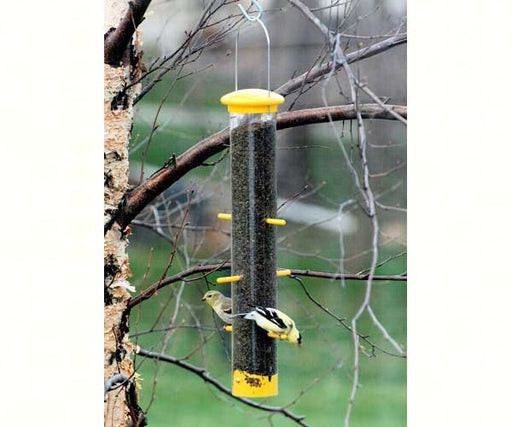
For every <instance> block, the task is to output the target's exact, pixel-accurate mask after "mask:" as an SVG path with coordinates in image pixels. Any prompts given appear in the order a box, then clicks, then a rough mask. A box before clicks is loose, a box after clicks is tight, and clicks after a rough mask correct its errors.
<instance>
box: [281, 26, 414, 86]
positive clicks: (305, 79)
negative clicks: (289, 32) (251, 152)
mask: <svg viewBox="0 0 512 427" xmlns="http://www.w3.org/2000/svg"><path fill="white" fill-rule="evenodd" d="M406 42H407V34H397V35H396V36H393V37H390V38H388V39H386V40H383V41H381V42H379V43H375V44H372V45H371V46H368V47H364V48H362V49H359V50H356V51H355V52H351V53H348V54H347V55H346V59H347V62H348V63H349V64H351V63H353V62H357V61H361V60H363V59H366V58H370V57H371V56H374V55H377V54H379V53H382V52H385V51H386V50H389V49H391V48H393V47H395V46H398V45H401V44H403V43H406ZM341 66H342V64H340V63H336V64H334V69H335V70H337V69H338V68H340V67H341ZM332 68H333V63H332V61H329V62H326V63H324V64H321V65H318V66H316V67H313V68H312V69H311V70H309V71H308V72H306V73H303V74H301V75H300V76H298V77H295V78H294V79H292V80H289V81H288V82H286V83H285V84H284V85H282V86H280V87H278V88H277V89H276V90H275V91H274V92H277V93H279V94H281V95H283V96H286V95H289V94H290V93H292V92H294V91H295V90H297V89H299V88H300V87H302V85H304V84H305V83H309V82H312V81H314V80H315V79H317V78H319V77H322V76H324V75H325V74H328V73H330V72H331V71H332Z"/></svg>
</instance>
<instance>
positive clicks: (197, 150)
mask: <svg viewBox="0 0 512 427" xmlns="http://www.w3.org/2000/svg"><path fill="white" fill-rule="evenodd" d="M387 108H388V109H392V110H393V111H395V112H396V113H397V114H400V115H401V116H402V117H407V107H406V106H399V105H387ZM359 112H360V115H361V117H362V118H364V119H380V120H395V118H394V117H393V115H392V114H390V113H389V111H386V110H385V109H383V108H381V107H379V106H378V105H377V104H361V105H359ZM357 113H358V112H357V110H356V108H355V106H354V105H337V106H332V107H325V108H309V109H306V110H298V111H293V112H286V113H282V114H279V115H278V117H277V129H279V130H280V129H287V128H291V127H296V126H304V125H309V124H314V123H326V122H328V121H329V117H330V118H331V119H332V120H336V121H339V120H353V119H355V118H356V117H357ZM228 146H229V129H223V130H221V131H220V132H217V133H216V134H214V135H211V136H209V137H208V138H205V139H203V140H202V141H200V142H198V143H197V144H195V145H194V146H193V147H191V148H190V149H188V150H187V151H186V152H185V153H183V154H181V155H180V156H179V157H177V158H176V159H175V161H173V162H170V163H168V164H166V165H165V166H164V167H162V168H161V169H160V170H158V171H157V172H155V173H154V174H153V175H152V176H151V177H150V178H148V179H147V180H146V181H145V182H144V183H143V184H141V185H139V186H138V187H136V188H135V189H133V190H132V191H131V192H129V193H128V194H127V195H126V198H125V200H124V203H123V205H122V206H121V207H120V208H119V211H118V213H117V215H115V216H114V217H113V218H114V219H113V221H112V223H113V222H114V221H117V222H118V223H119V224H121V226H122V227H123V228H124V227H126V226H127V225H128V224H130V222H131V221H132V220H133V219H134V218H135V217H136V216H137V215H138V214H139V212H140V211H142V209H143V208H144V207H145V206H147V205H148V204H149V203H150V202H151V201H152V200H153V199H154V198H155V197H156V196H158V195H159V194H160V193H162V192H163V191H164V190H166V189H167V188H169V187H170V186H171V185H172V184H174V183H175V182H177V181H178V180H179V179H180V178H181V177H183V176H184V175H185V174H186V173H188V172H189V171H191V170H192V169H194V168H196V167H198V166H200V165H201V164H202V163H203V162H205V161H206V160H207V159H208V158H210V157H211V156H213V155H215V154H217V153H219V152H221V151H222V150H224V149H225V148H227V147H228ZM173 160H174V159H173ZM110 226H111V224H107V225H106V229H105V231H107V230H108V228H109V227H110Z"/></svg>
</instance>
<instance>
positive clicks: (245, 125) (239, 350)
mask: <svg viewBox="0 0 512 427" xmlns="http://www.w3.org/2000/svg"><path fill="white" fill-rule="evenodd" d="M221 102H222V103H223V104H225V105H227V106H228V111H229V113H230V144H231V145H230V153H231V156H230V158H231V226H232V232H231V274H232V276H231V277H237V280H236V281H233V282H232V284H231V299H232V302H233V308H232V310H233V314H239V313H247V312H249V311H252V310H253V309H254V306H255V305H259V306H263V307H276V306H277V279H276V231H275V227H274V225H272V224H273V223H275V216H276V173H275V161H276V119H277V106H278V105H279V104H282V103H283V102H284V98H283V97H282V96H281V95H279V94H277V93H274V92H270V91H268V90H263V89H242V90H237V91H235V92H231V93H228V94H226V95H224V96H223V97H222V98H221ZM267 220H271V223H270V224H269V223H267V222H266V221H267ZM272 221H274V222H273V223H272ZM231 336H232V365H233V366H232V368H233V383H232V384H233V388H232V392H233V394H234V395H235V396H245V397H266V396H274V395H276V394H277V392H278V386H277V343H276V340H275V339H273V338H270V337H269V336H268V335H267V332H266V331H265V330H264V329H262V328H260V327H259V326H257V325H256V323H255V322H254V321H252V320H247V319H244V318H242V317H235V318H234V319H233V330H232V335H231Z"/></svg>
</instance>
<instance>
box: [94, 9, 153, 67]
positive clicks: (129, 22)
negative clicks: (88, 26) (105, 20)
mask: <svg viewBox="0 0 512 427" xmlns="http://www.w3.org/2000/svg"><path fill="white" fill-rule="evenodd" d="M149 3H151V0H132V1H130V2H128V10H127V12H126V15H125V16H124V17H123V18H122V19H121V22H119V25H118V27H117V28H116V29H114V30H113V31H110V32H108V33H107V34H106V36H105V40H104V43H103V46H104V47H103V56H104V62H105V64H109V65H112V66H113V67H117V66H119V63H120V62H121V61H122V60H123V59H124V58H125V55H126V52H127V48H128V45H129V43H130V41H131V39H132V36H133V33H134V32H135V30H136V29H137V27H138V26H139V25H140V23H141V22H142V21H143V20H144V13H146V9H147V8H148V6H149Z"/></svg>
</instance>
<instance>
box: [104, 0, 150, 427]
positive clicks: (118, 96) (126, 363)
mask: <svg viewBox="0 0 512 427" xmlns="http://www.w3.org/2000/svg"><path fill="white" fill-rule="evenodd" d="M128 11H129V5H128V1H127V0H117V1H116V0H106V1H105V28H104V30H105V35H106V36H107V35H108V34H112V33H113V32H115V29H116V28H117V27H118V26H120V23H121V20H122V19H123V17H125V16H126V15H127V12H128ZM129 38H130V41H129V42H128V43H127V44H126V46H124V47H123V54H122V57H121V59H120V60H118V59H115V60H107V55H106V56H105V64H104V88H105V91H104V114H105V117H104V138H105V141H104V143H105V146H104V222H105V224H106V225H107V224H108V226H107V227H106V228H107V229H108V231H107V232H106V234H105V242H104V266H105V270H104V278H105V301H104V304H105V311H104V334H105V344H104V345H105V347H104V379H105V382H106V384H109V385H110V387H109V386H106V389H108V388H110V390H106V394H105V407H104V416H105V420H104V422H105V425H106V426H116V427H118V426H132V425H136V426H137V425H144V424H145V422H144V421H143V414H142V412H141V411H140V408H139V407H138V405H137V387H136V383H135V380H136V378H135V376H134V369H133V362H132V360H131V358H130V354H131V353H132V352H133V347H132V345H131V343H130V341H129V337H128V327H129V324H128V321H129V316H128V313H127V312H126V303H127V300H128V298H129V297H130V293H129V291H130V290H133V288H132V287H131V286H130V285H129V283H128V280H127V279H128V277H129V276H130V269H129V264H128V256H127V253H126V249H127V245H128V236H129V234H130V229H129V226H127V227H126V228H124V229H122V228H121V226H120V225H119V224H118V223H117V222H114V223H113V224H112V223H111V222H112V218H113V215H114V214H115V212H116V210H117V209H118V208H119V205H120V203H121V201H122V199H123V196H124V194H125V193H126V191H127V190H128V142H129V139H130V134H131V129H132V123H133V99H134V97H135V96H137V94H138V93H139V92H140V84H136V85H134V86H130V85H131V83H132V82H133V81H135V80H136V79H137V78H139V77H140V74H141V71H142V70H141V69H142V68H143V66H142V63H141V61H140V57H141V54H138V53H137V52H136V49H135V47H134V46H133V44H132V42H131V36H130V37H129ZM105 40H106V41H107V37H106V39H105ZM127 87H129V88H128V89H126V88H127ZM119 374H121V375H122V377H121V376H120V375H119ZM115 375H118V376H117V378H118V379H119V378H120V380H118V381H116V382H114V384H115V385H114V384H111V383H112V382H113V381H110V382H109V381H108V380H109V379H112V378H113V377H114V376H115Z"/></svg>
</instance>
